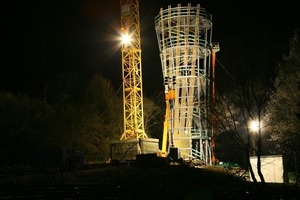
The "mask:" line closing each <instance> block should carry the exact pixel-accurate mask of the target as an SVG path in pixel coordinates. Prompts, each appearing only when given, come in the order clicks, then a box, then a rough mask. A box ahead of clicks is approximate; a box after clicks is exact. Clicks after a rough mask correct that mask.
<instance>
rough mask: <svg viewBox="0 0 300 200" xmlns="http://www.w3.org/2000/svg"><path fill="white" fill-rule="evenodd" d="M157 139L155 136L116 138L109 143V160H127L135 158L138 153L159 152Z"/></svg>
mask: <svg viewBox="0 0 300 200" xmlns="http://www.w3.org/2000/svg"><path fill="white" fill-rule="evenodd" d="M159 151H160V150H159V140H158V139H156V138H139V139H135V138H134V139H129V140H117V141H113V142H112V143H111V144H110V158H111V161H114V160H118V161H120V162H121V163H122V162H128V161H133V160H136V156H137V155H138V154H151V153H157V152H159Z"/></svg>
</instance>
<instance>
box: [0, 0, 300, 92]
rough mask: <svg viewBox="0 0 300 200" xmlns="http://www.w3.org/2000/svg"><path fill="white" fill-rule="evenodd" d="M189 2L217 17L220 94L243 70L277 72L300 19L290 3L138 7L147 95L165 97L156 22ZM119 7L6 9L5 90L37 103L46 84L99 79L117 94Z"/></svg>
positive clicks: (210, 1) (163, 1) (212, 1)
mask: <svg viewBox="0 0 300 200" xmlns="http://www.w3.org/2000/svg"><path fill="white" fill-rule="evenodd" d="M188 2H190V3H192V4H193V5H196V4H197V3H200V5H201V6H202V7H205V8H206V10H207V11H208V12H210V13H211V14H212V16H213V38H214V41H216V42H219V43H220V47H221V51H220V52H219V53H217V58H218V63H217V73H218V74H217V77H216V78H217V84H218V82H219V84H222V85H223V86H224V85H226V83H228V84H230V83H229V82H232V79H231V77H230V76H233V77H237V76H238V75H239V68H243V67H244V68H245V67H246V68H247V67H249V66H256V69H257V70H258V72H257V73H259V74H269V73H270V72H273V68H274V65H275V64H276V63H277V62H278V61H279V60H280V59H281V57H282V54H283V53H287V49H288V43H289V39H290V37H292V35H293V32H294V30H295V29H296V27H297V26H298V25H299V24H300V23H299V21H300V14H299V13H300V12H299V11H298V10H297V6H296V3H294V2H292V1H291V0H286V1H282V2H281V3H277V2H275V1H274V2H272V3H267V4H262V3H261V2H262V1H258V0H255V1H238V0H227V1H220V0H204V1H201V0H199V1H193V0H190V1H186V0H182V1H178V0H176V1H175V0H174V1H172V0H160V1H159V0H151V1H150V0H140V18H141V43H142V68H143V83H144V93H145V94H146V95H147V94H149V95H150V94H152V93H153V92H155V91H160V90H163V85H162V73H161V66H160V60H159V53H158V45H157V41H156V35H155V30H154V17H155V16H156V15H157V14H158V12H159V9H160V8H161V7H164V8H166V7H167V5H169V4H171V5H173V6H174V5H176V4H177V3H181V4H182V5H185V4H187V3H188ZM270 2H271V1H270ZM119 5H120V3H119V0H109V1H104V0H40V1H33V0H27V1H21V0H16V1H7V2H6V3H2V6H1V7H2V11H1V18H0V20H1V21H0V23H1V48H2V53H1V77H0V78H1V80H0V84H1V85H0V89H8V90H14V91H22V92H26V93H29V94H30V93H31V94H36V95H38V94H39V93H41V91H42V90H43V82H45V81H46V80H47V79H51V78H52V77H53V74H55V73H56V72H58V71H64V72H76V73H80V74H81V75H82V76H83V77H84V78H89V77H91V76H92V75H93V74H95V73H101V74H103V75H104V76H106V77H107V78H109V79H111V80H112V81H113V83H114V85H115V87H116V89H117V88H118V87H120V84H121V79H122V77H121V69H122V67H121V54H120V48H119V46H118V41H117V40H116V38H117V37H118V30H119V25H120V14H119V13H120V7H119ZM262 50H263V51H262ZM221 65H222V66H221ZM226 70H227V71H228V72H229V73H227V72H226ZM229 74H230V75H229ZM217 88H218V85H217Z"/></svg>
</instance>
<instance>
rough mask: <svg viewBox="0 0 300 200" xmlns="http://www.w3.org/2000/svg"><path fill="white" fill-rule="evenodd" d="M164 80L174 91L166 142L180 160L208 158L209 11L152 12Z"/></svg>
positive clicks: (190, 8) (187, 8) (208, 161)
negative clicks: (176, 151) (171, 145)
mask: <svg viewBox="0 0 300 200" xmlns="http://www.w3.org/2000/svg"><path fill="white" fill-rule="evenodd" d="M155 30H156V35H157V41H158V46H159V51H160V59H161V66H162V73H163V77H164V84H165V85H167V88H169V89H174V90H175V101H174V105H172V109H170V111H169V112H170V113H169V119H168V135H169V137H168V138H169V140H170V139H171V138H172V140H173V141H169V142H168V143H169V144H171V143H172V144H174V146H175V147H176V148H178V152H179V156H180V157H181V158H183V159H184V160H193V159H199V160H201V161H203V162H204V163H206V164H211V162H212V159H211V157H212V152H211V137H212V131H211V127H210V123H209V122H210V120H209V110H210V105H211V103H210V101H211V95H210V90H211V89H210V88H211V81H210V73H211V72H210V70H211V54H212V51H211V45H212V16H211V15H210V14H209V13H208V12H206V10H205V9H204V8H201V7H200V4H197V6H191V4H188V5H187V6H181V4H178V5H177V7H171V6H168V8H167V9H163V8H161V9H160V13H159V15H157V16H156V17H155Z"/></svg>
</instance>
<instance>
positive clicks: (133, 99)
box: [120, 0, 148, 140]
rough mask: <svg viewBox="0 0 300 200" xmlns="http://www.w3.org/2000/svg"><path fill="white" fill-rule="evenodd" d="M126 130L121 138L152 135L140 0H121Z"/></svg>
mask: <svg viewBox="0 0 300 200" xmlns="http://www.w3.org/2000/svg"><path fill="white" fill-rule="evenodd" d="M120 2H121V32H122V34H123V37H126V38H127V41H126V42H123V44H122V49H121V51H122V76H123V111H124V115H123V116H124V132H123V134H122V136H121V140H128V139H139V138H148V136H147V135H146V133H145V130H144V116H143V87H142V86H143V84H142V61H141V51H142V50H141V36H140V16H139V0H121V1H120Z"/></svg>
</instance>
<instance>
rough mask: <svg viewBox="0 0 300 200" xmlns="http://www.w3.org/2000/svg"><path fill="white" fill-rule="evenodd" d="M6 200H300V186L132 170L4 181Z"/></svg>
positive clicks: (214, 173) (179, 169) (180, 168)
mask: <svg viewBox="0 0 300 200" xmlns="http://www.w3.org/2000/svg"><path fill="white" fill-rule="evenodd" d="M0 184H1V185H0V186H1V188H2V191H1V192H0V195H1V196H0V199H1V197H2V199H138V200H148V199H149V200H150V199H162V200H164V199H166V200H168V199H173V200H174V199H175V200H177V199H178V200H179V199H180V200H190V199H255V200H256V199H274V200H275V199H291V200H292V199H293V200H297V199H300V196H298V195H299V188H298V187H297V186H290V185H289V186H287V185H282V184H277V185H275V184H273V185H267V186H266V187H264V188H263V189H258V188H256V187H254V186H253V184H252V183H249V182H247V181H245V180H243V179H242V178H241V177H238V176H235V175H233V174H232V173H230V172H229V171H226V170H223V169H222V170H220V169H212V168H194V167H189V166H185V165H173V166H161V167H152V168H147V167H142V168H141V167H138V166H132V165H119V166H101V167H96V168H90V169H84V170H73V171H57V170H44V171H36V172H31V173H30V174H27V175H26V174H25V175H24V174H23V175H20V174H19V175H15V176H4V175H3V176H2V178H1V182H0Z"/></svg>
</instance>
